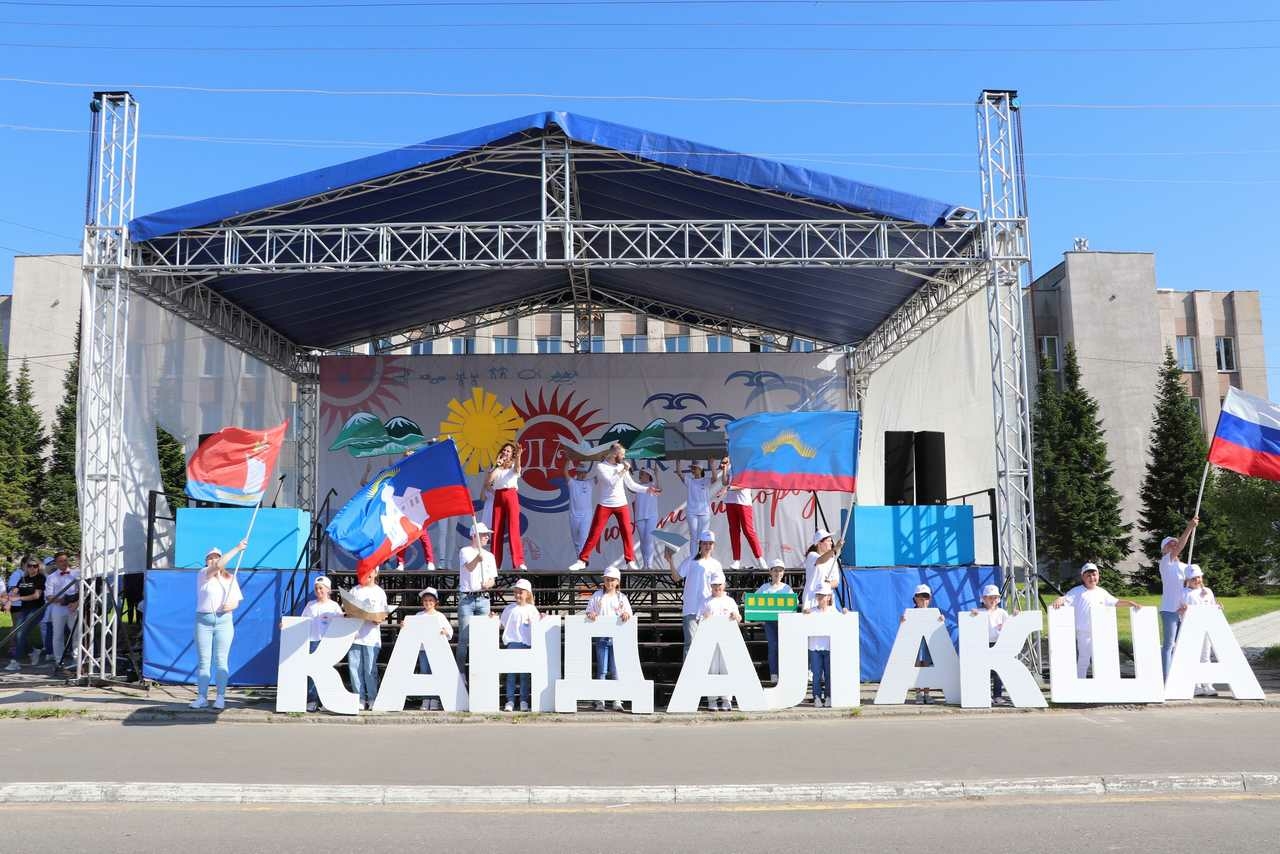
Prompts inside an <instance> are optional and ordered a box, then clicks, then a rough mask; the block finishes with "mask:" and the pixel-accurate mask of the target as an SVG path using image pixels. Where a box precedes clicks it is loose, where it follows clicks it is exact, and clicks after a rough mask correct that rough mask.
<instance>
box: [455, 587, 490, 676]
mask: <svg viewBox="0 0 1280 854" xmlns="http://www.w3.org/2000/svg"><path fill="white" fill-rule="evenodd" d="M487 616H489V594H488V593H459V594H458V649H457V652H455V653H454V655H455V657H456V658H457V659H458V669H459V670H461V671H462V675H463V678H465V677H466V675H467V660H468V656H467V653H468V651H469V649H470V647H471V618H472V617H487Z"/></svg>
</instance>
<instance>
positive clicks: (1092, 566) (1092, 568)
mask: <svg viewBox="0 0 1280 854" xmlns="http://www.w3.org/2000/svg"><path fill="white" fill-rule="evenodd" d="M1097 571H1098V565H1097V564H1096V563H1086V564H1085V565H1084V566H1082V567H1080V574H1081V575H1084V574H1085V573H1086V572H1097Z"/></svg>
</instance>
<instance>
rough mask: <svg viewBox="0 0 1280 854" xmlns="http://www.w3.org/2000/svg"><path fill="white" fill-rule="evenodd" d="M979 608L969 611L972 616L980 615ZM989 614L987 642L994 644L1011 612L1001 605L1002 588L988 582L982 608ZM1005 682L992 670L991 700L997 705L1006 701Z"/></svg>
mask: <svg viewBox="0 0 1280 854" xmlns="http://www.w3.org/2000/svg"><path fill="white" fill-rule="evenodd" d="M978 610H979V609H977V608H974V609H973V610H971V611H970V612H969V615H970V616H972V617H976V616H978ZM981 610H982V611H983V613H985V614H986V615H987V643H988V644H989V645H992V646H994V645H995V642H996V641H998V640H1000V630H1001V629H1003V628H1004V624H1005V623H1006V622H1007V621H1008V620H1009V612H1008V611H1006V610H1005V609H1004V608H1001V607H1000V588H999V587H996V586H995V585H994V584H988V585H987V586H986V587H983V588H982V609H981ZM1003 694H1004V683H1003V682H1001V681H1000V674H998V673H996V672H995V671H994V670H992V671H991V702H993V703H995V704H996V705H1002V704H1003V703H1004V698H1003V696H1002V695H1003Z"/></svg>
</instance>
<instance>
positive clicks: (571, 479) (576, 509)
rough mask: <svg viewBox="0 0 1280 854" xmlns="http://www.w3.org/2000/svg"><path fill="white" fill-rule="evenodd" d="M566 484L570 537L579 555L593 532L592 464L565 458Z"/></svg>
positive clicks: (593, 486) (593, 487) (593, 479)
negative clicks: (588, 534) (591, 531)
mask: <svg viewBox="0 0 1280 854" xmlns="http://www.w3.org/2000/svg"><path fill="white" fill-rule="evenodd" d="M563 473H564V482H565V486H566V488H568V490H569V536H571V537H572V538H573V552H574V554H577V553H578V552H580V551H582V547H583V546H585V545H586V544H587V532H588V531H590V530H591V510H592V507H593V506H594V502H593V501H592V500H591V499H592V497H593V495H594V492H595V478H593V477H592V476H591V463H589V462H586V461H585V460H583V461H581V462H576V463H575V462H574V461H573V460H571V459H569V458H568V457H565V460H564V472H563Z"/></svg>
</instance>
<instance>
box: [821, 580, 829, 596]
mask: <svg viewBox="0 0 1280 854" xmlns="http://www.w3.org/2000/svg"><path fill="white" fill-rule="evenodd" d="M818 595H819V596H830V595H831V585H830V584H828V583H827V582H825V581H824V582H822V583H821V584H819V585H818Z"/></svg>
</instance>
